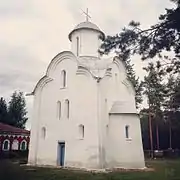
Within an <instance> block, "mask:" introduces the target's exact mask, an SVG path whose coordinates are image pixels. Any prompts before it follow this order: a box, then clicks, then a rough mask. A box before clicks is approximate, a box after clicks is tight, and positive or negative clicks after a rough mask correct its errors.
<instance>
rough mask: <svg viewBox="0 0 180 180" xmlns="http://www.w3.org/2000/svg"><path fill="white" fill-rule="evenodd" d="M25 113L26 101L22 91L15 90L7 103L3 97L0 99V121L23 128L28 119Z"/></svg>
mask: <svg viewBox="0 0 180 180" xmlns="http://www.w3.org/2000/svg"><path fill="white" fill-rule="evenodd" d="M26 114H27V111H26V102H25V98H24V95H23V93H22V92H16V91H15V92H14V93H13V94H12V96H11V99H10V101H9V104H8V105H7V103H6V101H5V100H4V99H3V98H1V99H0V122H2V123H6V124H9V125H12V126H15V127H19V128H25V124H26V121H27V119H28V118H27V117H26Z"/></svg>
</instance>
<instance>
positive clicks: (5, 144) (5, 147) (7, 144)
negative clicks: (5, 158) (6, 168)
mask: <svg viewBox="0 0 180 180" xmlns="http://www.w3.org/2000/svg"><path fill="white" fill-rule="evenodd" d="M9 149H10V141H9V140H8V139H6V140H4V142H3V151H9Z"/></svg>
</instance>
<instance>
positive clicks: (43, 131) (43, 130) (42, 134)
mask: <svg viewBox="0 0 180 180" xmlns="http://www.w3.org/2000/svg"><path fill="white" fill-rule="evenodd" d="M41 136H42V138H43V139H45V138H46V128H45V127H42V129H41Z"/></svg>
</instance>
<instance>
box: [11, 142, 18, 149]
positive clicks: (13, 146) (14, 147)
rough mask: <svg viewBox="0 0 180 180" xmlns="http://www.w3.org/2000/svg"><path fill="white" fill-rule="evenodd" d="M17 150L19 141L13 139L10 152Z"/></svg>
mask: <svg viewBox="0 0 180 180" xmlns="http://www.w3.org/2000/svg"><path fill="white" fill-rule="evenodd" d="M18 149H19V141H18V140H17V139H15V140H14V141H13V143H12V150H18Z"/></svg>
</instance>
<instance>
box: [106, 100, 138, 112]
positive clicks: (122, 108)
mask: <svg viewBox="0 0 180 180" xmlns="http://www.w3.org/2000/svg"><path fill="white" fill-rule="evenodd" d="M130 104H131V102H128V101H116V102H114V104H113V105H112V108H111V110H110V112H109V113H110V114H137V110H136V106H135V105H134V106H129V105H130Z"/></svg>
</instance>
